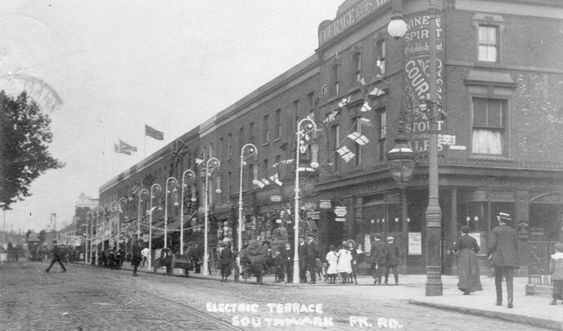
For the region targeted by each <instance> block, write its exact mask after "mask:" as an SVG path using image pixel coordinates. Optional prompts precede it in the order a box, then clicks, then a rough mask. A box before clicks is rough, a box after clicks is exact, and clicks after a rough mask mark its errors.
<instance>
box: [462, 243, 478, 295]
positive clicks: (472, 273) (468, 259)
mask: <svg viewBox="0 0 563 331" xmlns="http://www.w3.org/2000/svg"><path fill="white" fill-rule="evenodd" d="M457 258H458V260H457V261H458V262H457V268H458V273H459V283H458V284H457V287H458V288H459V289H460V291H463V292H475V291H481V290H483V287H482V286H481V280H480V271H479V263H478V262H477V256H476V255H475V252H473V250H470V249H463V250H461V252H459V254H458V256H457Z"/></svg>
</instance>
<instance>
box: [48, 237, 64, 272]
mask: <svg viewBox="0 0 563 331" xmlns="http://www.w3.org/2000/svg"><path fill="white" fill-rule="evenodd" d="M52 253H53V260H51V264H50V265H49V267H48V268H47V269H46V270H45V272H49V270H51V267H52V266H53V264H55V262H59V265H60V266H61V269H63V272H66V268H65V265H64V264H63V261H62V254H61V252H60V251H59V247H57V241H56V240H53V250H52Z"/></svg>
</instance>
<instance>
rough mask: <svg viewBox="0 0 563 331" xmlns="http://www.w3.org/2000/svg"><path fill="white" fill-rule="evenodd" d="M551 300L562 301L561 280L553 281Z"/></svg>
mask: <svg viewBox="0 0 563 331" xmlns="http://www.w3.org/2000/svg"><path fill="white" fill-rule="evenodd" d="M553 299H558V300H563V280H553Z"/></svg>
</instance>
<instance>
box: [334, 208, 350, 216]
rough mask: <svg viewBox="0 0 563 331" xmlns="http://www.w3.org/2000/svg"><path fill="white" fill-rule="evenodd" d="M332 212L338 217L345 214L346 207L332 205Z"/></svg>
mask: <svg viewBox="0 0 563 331" xmlns="http://www.w3.org/2000/svg"><path fill="white" fill-rule="evenodd" d="M334 214H336V216H338V217H344V216H346V214H347V210H346V207H342V206H335V207H334Z"/></svg>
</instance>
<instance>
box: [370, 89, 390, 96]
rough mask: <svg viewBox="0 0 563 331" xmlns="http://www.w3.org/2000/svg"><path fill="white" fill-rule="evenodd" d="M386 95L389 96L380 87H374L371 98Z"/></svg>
mask: <svg viewBox="0 0 563 331" xmlns="http://www.w3.org/2000/svg"><path fill="white" fill-rule="evenodd" d="M385 94H387V93H385V91H383V90H382V89H380V88H378V87H374V88H373V90H371V91H370V92H369V96H370V97H374V98H375V97H379V96H382V95H385Z"/></svg>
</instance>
